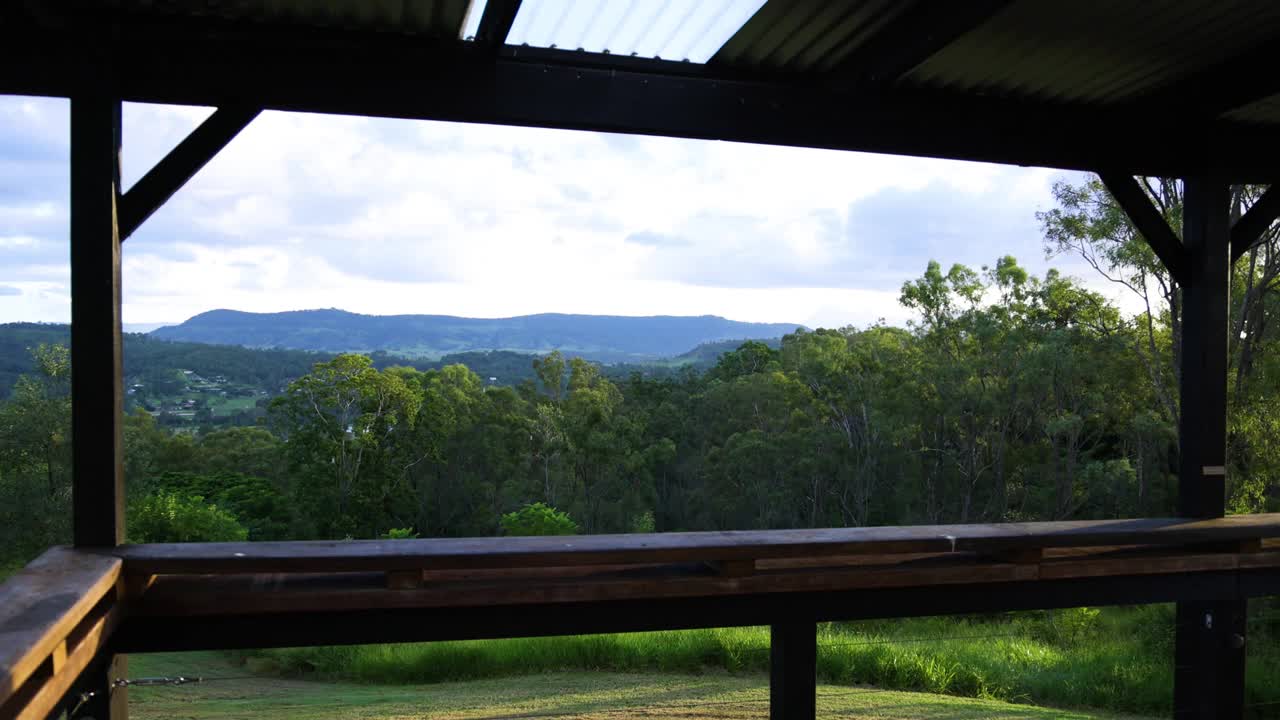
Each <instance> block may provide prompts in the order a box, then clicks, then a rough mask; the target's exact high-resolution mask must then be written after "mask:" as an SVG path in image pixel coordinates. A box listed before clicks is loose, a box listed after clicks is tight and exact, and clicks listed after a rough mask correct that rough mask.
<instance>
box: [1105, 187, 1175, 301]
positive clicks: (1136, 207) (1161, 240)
mask: <svg viewBox="0 0 1280 720" xmlns="http://www.w3.org/2000/svg"><path fill="white" fill-rule="evenodd" d="M1098 178H1099V179H1101V180H1102V184H1103V185H1105V186H1106V187H1107V192H1109V193H1111V197H1112V198H1114V199H1115V201H1116V204H1117V205H1119V206H1120V208H1121V209H1122V210H1124V212H1125V214H1126V215H1128V216H1129V220H1130V222H1132V223H1133V226H1134V227H1135V228H1136V229H1137V230H1138V232H1139V233H1141V234H1142V237H1143V239H1145V240H1146V241H1147V244H1148V245H1150V246H1151V249H1152V250H1154V251H1155V253H1156V256H1157V257H1159V258H1160V261H1161V262H1162V263H1164V266H1165V268H1167V269H1168V271H1169V274H1170V275H1171V276H1173V279H1174V280H1175V281H1177V283H1178V284H1179V285H1185V284H1186V264H1187V259H1186V255H1187V252H1186V249H1185V248H1184V247H1183V244H1182V240H1180V239H1179V238H1178V236H1177V235H1176V234H1175V233H1174V232H1173V229H1172V228H1170V227H1169V223H1168V222H1167V221H1166V220H1165V218H1164V216H1163V215H1161V214H1160V211H1159V210H1157V209H1156V206H1155V205H1154V204H1153V203H1152V202H1151V198H1149V197H1147V194H1146V192H1145V191H1143V189H1142V186H1141V185H1139V184H1138V181H1137V180H1135V179H1134V178H1133V176H1132V175H1128V174H1125V173H1117V172H1110V171H1101V172H1099V173H1098Z"/></svg>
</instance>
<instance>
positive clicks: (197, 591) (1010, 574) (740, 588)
mask: <svg viewBox="0 0 1280 720" xmlns="http://www.w3.org/2000/svg"><path fill="white" fill-rule="evenodd" d="M905 557H907V558H910V559H902V560H900V561H898V562H892V561H889V560H887V559H884V558H882V559H880V562H878V563H872V562H868V560H869V559H868V558H859V557H848V558H841V560H843V561H848V562H849V563H850V564H837V565H832V566H827V567H811V566H806V565H803V564H801V565H797V566H794V567H786V561H771V562H770V563H768V564H767V565H766V564H764V563H762V565H761V566H760V567H757V568H756V572H755V573H754V574H751V575H743V576H726V575H720V574H714V573H713V572H711V571H710V570H709V569H708V568H707V567H706V566H705V565H703V564H700V563H692V564H683V565H670V566H666V567H647V568H643V569H636V568H632V569H626V570H618V569H610V570H602V571H598V572H594V573H589V572H587V568H583V567H569V568H531V569H529V570H527V571H525V573H526V574H521V572H519V571H517V570H514V569H513V570H508V571H503V572H501V573H499V572H495V571H475V572H474V573H462V572H454V571H450V572H446V573H442V574H441V575H439V576H437V577H439V578H450V579H447V580H445V579H440V580H437V581H435V582H430V581H429V582H426V583H424V584H423V585H422V586H420V587H405V588H403V589H398V590H395V591H388V590H387V589H386V576H385V574H382V573H372V572H371V573H335V574H300V573H274V574H270V573H269V574H259V575H193V576H163V575H162V576H160V577H159V578H158V579H157V581H156V585H155V586H154V587H153V588H152V590H151V591H149V592H148V594H147V595H146V596H145V597H144V598H142V599H141V600H140V601H139V602H138V603H137V604H136V605H135V606H134V607H133V610H134V612H135V613H136V614H138V615H140V616H176V615H181V616H210V615H224V614H228V613H295V612H332V611H355V610H367V609H406V608H450V607H494V606H518V605H529V604H554V603H588V602H612V601H618V600H644V599H652V600H658V599H671V598H685V597H724V598H727V597H732V596H747V595H762V594H768V595H772V594H786V593H815V592H844V591H849V590H871V589H884V588H906V587H931V586H936V587H938V588H945V587H947V586H951V585H957V584H966V585H973V584H981V583H992V584H995V583H1010V582H1028V581H1042V580H1066V579H1092V578H1101V577H1131V576H1149V575H1178V574H1186V573H1204V572H1218V571H1233V570H1236V569H1237V568H1238V567H1241V566H1243V565H1244V564H1245V563H1246V562H1247V563H1248V567H1249V568H1251V569H1257V568H1268V567H1270V568H1280V553H1276V552H1265V553H1250V554H1247V555H1236V554H1233V553H1216V552H1214V553H1198V554H1190V555H1188V554H1184V553H1179V552H1169V551H1160V550H1158V549H1151V548H1147V549H1139V550H1135V549H1112V548H1105V549H1103V550H1101V551H1100V552H1098V553H1096V554H1095V555H1084V554H1077V555H1067V556H1062V557H1057V558H1054V559H1047V560H1045V561H1043V562H1040V563H1026V562H1023V563H1018V562H992V561H990V560H987V559H983V558H981V557H979V556H974V555H972V554H968V553H954V554H952V553H944V554H932V555H911V556H905ZM561 573H563V574H561ZM427 577H430V575H429V574H428V576H427ZM939 605H940V607H942V606H943V605H945V603H942V602H940V604H939Z"/></svg>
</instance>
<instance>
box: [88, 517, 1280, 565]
mask: <svg viewBox="0 0 1280 720" xmlns="http://www.w3.org/2000/svg"><path fill="white" fill-rule="evenodd" d="M1276 537H1280V513H1277V514H1259V515H1234V516H1231V517H1226V518H1219V519H1214V520H1190V519H1177V518H1172V519H1158V518H1148V519H1137V520H1085V521H1071V522H1042V523H1002V524H993V525H929V526H906V527H861V528H832V529H819V530H759V531H756V530H752V531H729V532H690V533H653V534H640V535H585V536H557V537H497V538H493V537H490V538H437V539H421V540H348V541H297V542H255V543H184V544H154V545H124V546H120V547H118V548H114V549H112V550H106V551H101V552H105V553H109V554H110V555H112V556H114V557H119V558H121V559H123V560H124V561H125V564H126V568H127V570H128V572H129V573H131V574H135V573H136V574H196V573H264V572H265V573H271V572H280V573H289V572H359V571H396V570H422V569H428V570H447V569H455V570H456V569H480V568H513V567H514V568H533V567H566V566H581V565H609V564H643V563H676V562H734V561H752V560H776V559H788V558H791V559H795V558H812V557H824V556H844V555H895V554H903V553H947V552H976V553H1001V552H1010V551H1026V550H1037V549H1048V548H1065V547H1101V546H1121V545H1124V546H1134V545H1160V546H1171V545H1198V544H1206V543H1229V542H1238V541H1243V540H1258V539H1263V538H1276Z"/></svg>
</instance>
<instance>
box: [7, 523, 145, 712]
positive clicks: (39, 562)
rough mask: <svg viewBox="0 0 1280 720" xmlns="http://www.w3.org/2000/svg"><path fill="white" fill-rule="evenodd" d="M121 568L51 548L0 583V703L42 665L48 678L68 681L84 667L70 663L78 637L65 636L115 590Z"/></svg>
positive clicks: (118, 563) (112, 560) (109, 560)
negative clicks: (66, 675)
mask: <svg viewBox="0 0 1280 720" xmlns="http://www.w3.org/2000/svg"><path fill="white" fill-rule="evenodd" d="M121 565H122V563H121V561H120V560H119V559H117V558H112V557H107V556H102V555H94V554H89V553H85V552H80V551H76V550H72V549H69V548H53V549H50V550H49V551H47V552H45V554H43V555H41V556H40V557H39V558H37V559H36V560H35V561H33V562H32V563H31V564H29V565H27V567H26V568H24V569H23V570H21V571H19V572H18V574H16V575H14V576H13V577H11V578H9V580H8V581H6V582H5V583H4V584H3V585H0V703H4V702H5V701H6V700H7V699H8V698H9V697H10V696H11V695H13V694H14V693H16V692H17V691H18V690H19V688H21V687H22V685H23V684H24V683H25V682H26V681H27V679H28V678H30V677H31V676H32V675H33V674H34V673H36V672H37V671H38V670H39V669H40V668H41V666H42V665H44V664H46V663H49V664H50V666H51V667H50V668H49V669H50V671H51V673H52V674H56V675H58V676H61V675H65V674H70V675H71V676H72V678H73V679H74V676H75V675H76V674H77V673H79V672H80V670H82V669H83V668H84V667H85V666H84V665H83V664H82V665H79V666H78V667H77V666H76V662H75V657H77V655H76V653H77V652H78V648H79V647H80V646H82V645H83V644H84V641H83V639H80V640H79V642H77V639H76V638H70V639H69V636H71V635H72V634H73V632H75V631H76V628H77V626H79V625H80V623H81V622H82V621H83V620H84V619H85V618H86V617H87V616H88V615H89V614H90V613H91V612H92V611H93V610H94V608H95V607H97V606H98V605H99V603H100V602H101V601H102V600H103V598H104V597H106V596H107V595H108V593H111V592H113V590H114V589H115V588H116V584H117V582H118V581H119V580H120V568H121ZM59 665H60V666H61V667H60V672H59V667H57V666H59Z"/></svg>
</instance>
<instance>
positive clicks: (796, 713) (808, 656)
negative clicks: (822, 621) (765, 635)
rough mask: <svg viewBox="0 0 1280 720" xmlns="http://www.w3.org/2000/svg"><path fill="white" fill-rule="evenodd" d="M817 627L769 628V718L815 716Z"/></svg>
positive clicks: (796, 623)
mask: <svg viewBox="0 0 1280 720" xmlns="http://www.w3.org/2000/svg"><path fill="white" fill-rule="evenodd" d="M817 668H818V625H817V623H815V622H811V621H794V622H787V623H782V624H776V625H773V626H771V627H770V628H769V718H770V720H784V719H785V720H812V718H814V716H815V715H816V714H817V701H818V696H817V692H818V687H817Z"/></svg>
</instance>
